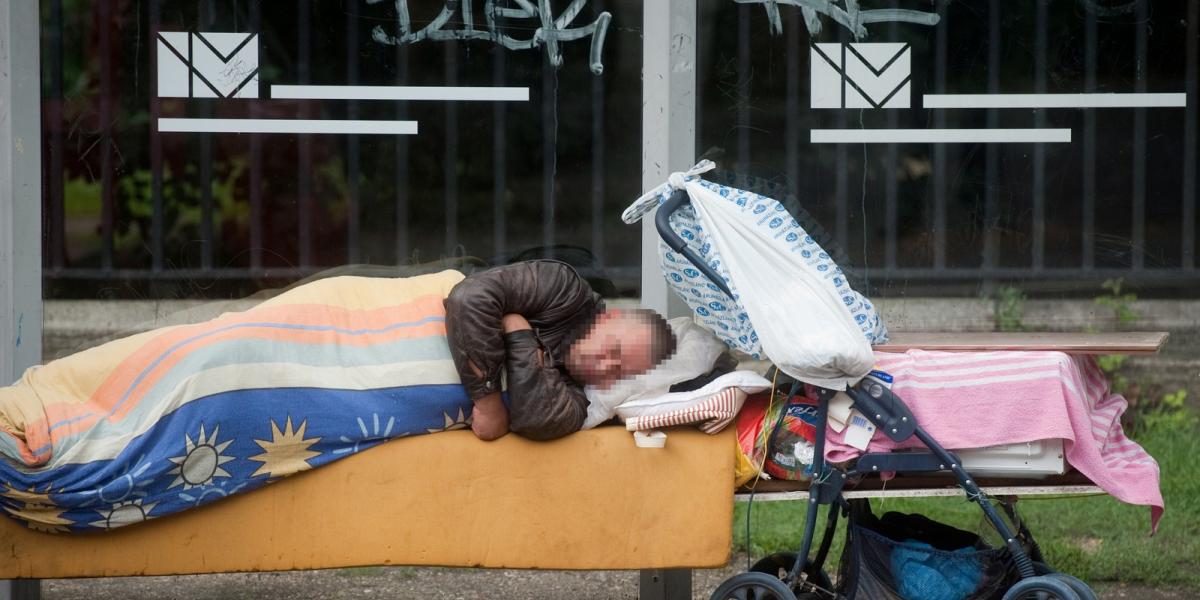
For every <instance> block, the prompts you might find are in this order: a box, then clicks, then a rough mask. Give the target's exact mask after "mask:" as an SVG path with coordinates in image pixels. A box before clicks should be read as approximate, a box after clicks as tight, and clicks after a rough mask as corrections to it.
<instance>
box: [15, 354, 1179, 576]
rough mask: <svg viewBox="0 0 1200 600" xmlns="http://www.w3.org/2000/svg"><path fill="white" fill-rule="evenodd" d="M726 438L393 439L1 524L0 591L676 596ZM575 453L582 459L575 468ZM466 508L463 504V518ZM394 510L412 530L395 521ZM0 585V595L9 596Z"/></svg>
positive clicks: (892, 486)
mask: <svg viewBox="0 0 1200 600" xmlns="http://www.w3.org/2000/svg"><path fill="white" fill-rule="evenodd" d="M1166 339H1167V334H1166V333H1105V334H1059V333H961V334H956V333H896V334H894V336H893V339H892V341H891V342H890V343H888V344H886V345H883V346H878V347H876V349H877V350H881V351H887V352H902V351H904V350H910V349H926V350H950V351H963V352H969V351H982V350H1053V351H1059V352H1067V353H1072V354H1153V353H1155V352H1157V351H1158V350H1159V349H1160V348H1161V347H1162V345H1163V344H1164V343H1165V342H1166ZM731 434H732V432H730V431H726V432H724V433H723V434H722V435H720V436H717V437H710V436H706V435H703V434H700V433H698V432H696V431H694V430H693V431H680V432H679V433H678V434H672V437H671V443H670V444H669V445H668V448H667V450H666V451H665V452H663V451H652V452H651V451H645V450H639V449H634V448H632V443H631V442H630V440H629V438H628V433H627V432H625V431H624V430H623V429H618V428H604V429H599V430H591V431H588V432H582V433H580V434H576V435H573V436H569V437H567V438H564V439H563V440H559V441H558V442H554V443H555V444H557V445H558V446H559V447H558V448H556V451H553V452H551V451H548V450H547V449H546V448H545V447H544V446H541V447H540V449H539V448H536V447H537V446H538V445H537V444H535V443H533V442H528V441H525V440H520V439H518V438H515V437H514V436H509V437H507V438H504V439H502V440H501V441H500V442H496V443H493V445H490V446H487V447H483V445H482V444H481V443H478V442H476V440H474V439H473V438H471V437H470V434H469V433H467V432H451V433H443V434H439V435H437V436H419V437H416V438H408V439H402V440H397V441H395V442H391V443H388V444H384V445H382V446H380V447H379V448H375V449H372V450H370V451H368V452H364V453H362V454H360V455H356V456H354V457H350V458H347V459H344V460H342V461H338V462H336V463H334V464H331V465H328V466H325V467H322V468H321V469H318V470H315V471H312V472H308V473H304V474H300V475H296V476H293V477H289V478H287V479H285V480H283V481H280V482H278V483H276V484H273V485H271V486H268V487H266V488H264V489H262V490H259V491H256V492H254V493H253V494H246V495H244V496H237V497H234V498H230V499H228V500H224V501H221V502H218V503H215V504H213V505H212V506H208V507H204V508H200V509H197V510H195V511H188V512H185V513H183V514H180V515H174V516H171V517H168V518H165V519H163V520H161V521H157V522H153V521H152V522H150V523H145V524H140V525H135V526H132V527H129V528H125V529H119V530H116V531H113V532H110V533H107V534H99V535H88V534H83V535H79V536H68V535H49V534H44V533H38V532H34V531H29V530H27V529H25V528H24V527H22V526H20V525H18V524H17V523H16V522H14V521H11V520H8V519H3V520H0V547H5V548H10V549H11V551H12V552H13V553H14V554H13V556H16V557H17V558H16V559H14V560H6V561H0V579H3V578H6V577H10V578H11V577H23V578H27V579H23V580H17V582H18V583H17V584H15V585H13V586H12V587H10V588H8V589H9V590H10V591H9V592H8V593H9V597H11V598H36V597H37V589H38V588H37V582H36V579H37V578H57V577H79V576H84V577H97V576H119V575H143V574H183V573H214V572H230V571H251V570H254V571H257V570H263V571H269V570H288V569H309V568H335V567H345V566H357V565H373V564H408V565H421V564H426V565H433V564H437V565H457V566H486V567H510V568H512V567H516V568H551V569H554V568H559V569H561V568H568V569H570V568H584V569H592V568H607V569H622V568H623V569H641V570H642V575H641V596H642V597H643V598H648V599H660V598H690V597H691V571H690V568H692V567H712V566H717V565H718V564H719V563H721V562H722V561H724V560H725V557H727V555H728V551H729V547H730V542H731V539H730V535H731V527H730V523H729V522H728V518H729V516H730V514H731V506H732V501H731V499H730V496H729V491H728V490H729V488H728V487H725V488H724V490H725V491H724V492H722V491H721V486H728V485H729V483H727V482H732V472H733V452H732V446H731V445H732V443H733V442H732V435H731ZM598 451H599V452H600V454H597V452H598ZM579 457H591V458H590V459H588V460H589V461H591V462H589V463H588V465H587V466H580V465H579V464H578V461H579ZM597 457H599V458H597ZM593 459H594V460H593ZM514 469H515V470H514ZM380 473H384V474H386V476H384V477H382V478H381V477H380V476H379V474H380ZM514 473H515V474H514ZM980 483H981V484H983V486H984V489H985V490H986V491H988V492H989V493H991V494H993V495H998V496H1016V495H1035V494H1038V495H1042V494H1056V495H1057V494H1094V493H1100V490H1099V489H1098V488H1096V487H1095V486H1093V485H1091V483H1090V482H1088V481H1086V480H1082V479H1081V478H1080V477H1079V476H1078V475H1077V474H1075V475H1071V474H1068V475H1066V476H1063V477H1061V478H1055V479H1049V480H990V481H989V480H986V479H985V480H981V482H980ZM567 484H569V485H567ZM589 486H590V487H589ZM597 486H599V487H597ZM572 489H573V490H575V491H574V492H570V493H568V490H572ZM603 490H606V491H603ZM614 490H621V491H622V493H614V492H613V491H614ZM680 490H686V493H685V494H684V496H686V497H688V498H689V510H687V511H680V510H677V508H678V506H677V504H676V502H677V501H678V498H680V497H681V495H680V493H679V491H680ZM960 494H962V491H961V490H960V489H959V488H957V487H954V486H953V483H952V482H951V481H948V480H939V479H938V478H929V477H920V478H915V477H913V478H908V477H904V478H896V479H894V480H892V481H891V482H889V483H888V484H887V485H886V486H884V485H883V484H881V483H880V482H879V481H878V480H877V479H876V480H873V481H868V482H864V483H863V484H862V485H860V486H859V487H858V488H856V489H854V490H850V491H847V492H846V496H847V497H850V498H864V497H884V496H890V497H898V496H909V497H911V496H954V495H960ZM487 498H494V501H486V500H487ZM722 498H723V500H722ZM807 498H808V492H807V491H805V489H804V485H803V484H799V483H797V482H782V481H770V482H760V484H759V485H758V487H757V488H756V490H755V496H754V500H755V501H756V502H758V501H791V500H805V499H807ZM733 499H735V500H747V499H749V494H748V493H747V492H746V491H742V492H739V493H737V494H735V495H734V498H733ZM465 506H470V508H469V509H466V512H468V513H470V514H467V515H466V516H465V517H463V507H465ZM405 507H407V509H408V512H409V514H408V517H410V518H411V519H412V525H411V526H406V525H405V524H404V523H402V522H398V520H397V519H398V517H399V516H400V515H401V513H402V512H404V510H403V509H404V508H405ZM701 508H703V510H701ZM597 510H599V512H597ZM628 515H633V516H634V517H635V518H627V517H628ZM530 524H536V527H534V528H533V529H534V530H530V527H529V525H530ZM231 539H239V540H242V541H241V542H238V543H230V540H231ZM348 540H354V542H353V543H347V541H348ZM589 549H590V550H589ZM606 550H611V551H606ZM597 551H599V552H597ZM3 585H4V582H3V581H0V600H7V599H6V598H5V595H6V594H5V589H4V587H3Z"/></svg>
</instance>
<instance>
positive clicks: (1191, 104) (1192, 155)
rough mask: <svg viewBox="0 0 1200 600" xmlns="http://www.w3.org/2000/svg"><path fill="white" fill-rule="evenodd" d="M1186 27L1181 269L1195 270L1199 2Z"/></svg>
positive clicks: (1193, 3) (1190, 5)
mask: <svg viewBox="0 0 1200 600" xmlns="http://www.w3.org/2000/svg"><path fill="white" fill-rule="evenodd" d="M1187 20H1188V25H1187V69H1186V72H1187V75H1186V77H1187V79H1186V81H1185V83H1184V89H1185V90H1186V93H1187V98H1188V100H1187V106H1188V108H1187V115H1186V116H1185V117H1184V126H1183V130H1184V134H1183V186H1182V187H1183V190H1182V191H1183V198H1182V200H1183V228H1182V229H1183V231H1182V234H1183V235H1182V238H1183V251H1182V257H1181V258H1182V261H1181V263H1182V265H1183V268H1184V269H1187V270H1192V269H1195V268H1196V203H1197V202H1200V198H1198V197H1197V189H1196V170H1197V166H1196V162H1197V156H1196V153H1197V148H1196V145H1197V143H1198V141H1197V137H1198V136H1197V131H1196V129H1197V124H1196V121H1197V117H1198V115H1200V106H1197V105H1198V104H1200V94H1198V93H1197V89H1196V88H1197V82H1196V80H1197V79H1198V78H1200V74H1198V73H1197V71H1200V1H1197V0H1192V1H1191V2H1189V3H1188V19H1187Z"/></svg>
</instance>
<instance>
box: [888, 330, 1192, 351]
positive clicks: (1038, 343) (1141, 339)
mask: <svg viewBox="0 0 1200 600" xmlns="http://www.w3.org/2000/svg"><path fill="white" fill-rule="evenodd" d="M889 337H890V338H891V339H890V341H888V343H886V344H881V345H879V346H875V350H877V351H879V352H904V351H906V350H913V349H919V350H942V351H950V352H966V351H976V352H978V351H983V350H1050V351H1056V352H1066V353H1068V354H1154V353H1156V352H1158V351H1159V350H1160V349H1162V347H1163V344H1165V343H1166V342H1167V337H1168V334H1167V332H1165V331H1122V332H1115V333H1051V332H967V333H944V332H934V333H921V332H897V333H893V334H891V335H889Z"/></svg>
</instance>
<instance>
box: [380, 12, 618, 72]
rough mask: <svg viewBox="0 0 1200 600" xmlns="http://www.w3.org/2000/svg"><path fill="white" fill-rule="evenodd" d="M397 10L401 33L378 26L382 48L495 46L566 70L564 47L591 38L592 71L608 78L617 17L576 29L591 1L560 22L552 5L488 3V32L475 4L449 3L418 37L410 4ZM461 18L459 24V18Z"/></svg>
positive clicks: (604, 15) (600, 18)
mask: <svg viewBox="0 0 1200 600" xmlns="http://www.w3.org/2000/svg"><path fill="white" fill-rule="evenodd" d="M384 1H386V0H366V2H367V4H379V3H381V2H384ZM393 1H394V2H395V5H396V24H395V31H394V32H392V33H389V32H388V31H387V30H386V29H385V28H384V27H383V26H378V27H376V28H375V30H374V31H373V33H372V37H373V38H374V39H375V41H376V42H379V43H381V44H388V45H391V46H397V45H401V44H415V43H417V42H421V41H424V40H434V41H447V40H485V41H490V42H495V43H496V44H499V45H500V46H502V47H504V48H507V49H509V50H530V49H534V48H544V49H545V51H546V56H547V58H548V59H549V61H550V64H552V65H554V66H555V67H559V66H562V63H563V56H562V47H561V45H562V42H570V41H574V40H579V39H583V38H588V37H590V38H591V50H590V52H589V55H588V62H589V64H588V67H589V68H590V69H591V71H592V72H593V73H595V74H596V75H599V74H601V73H603V72H604V64H603V63H602V62H601V57H600V54H601V52H602V51H603V50H604V37H605V35H606V34H607V33H608V23H609V21H610V20H612V15H611V14H609V13H607V12H601V13H600V14H599V15H597V16H596V19H595V20H594V21H592V22H591V23H588V24H587V25H581V26H575V27H573V26H572V25H573V24H574V23H575V19H576V18H578V17H579V14H580V13H581V12H582V11H583V9H584V8H585V7H586V6H587V4H588V0H571V2H570V3H569V4H567V6H566V8H564V9H563V10H562V12H560V13H559V14H558V15H557V16H555V14H554V8H553V7H552V6H551V4H550V0H484V1H483V3H482V4H483V11H482V15H483V28H482V29H480V28H477V27H476V23H475V15H476V11H475V9H476V1H475V0H446V1H445V4H444V5H443V6H442V8H441V10H440V11H439V12H438V14H437V16H436V17H434V18H433V19H432V20H428V21H424V20H418V22H425V23H428V24H427V25H425V26H424V27H421V28H420V29H418V30H416V31H414V30H413V17H412V14H411V13H410V12H409V7H408V0H393ZM456 15H457V18H456ZM448 24H449V25H451V27H452V28H447V25H448ZM506 29H507V30H509V31H510V32H511V31H521V32H528V35H527V36H526V37H523V38H522V37H513V36H510V35H508V34H506V33H504V30H506Z"/></svg>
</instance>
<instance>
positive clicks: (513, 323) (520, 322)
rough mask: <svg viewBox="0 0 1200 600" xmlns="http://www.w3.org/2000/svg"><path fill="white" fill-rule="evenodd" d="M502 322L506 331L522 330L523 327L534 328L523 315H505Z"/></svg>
mask: <svg viewBox="0 0 1200 600" xmlns="http://www.w3.org/2000/svg"><path fill="white" fill-rule="evenodd" d="M500 323H501V325H502V326H503V327H504V333H512V332H514V331H521V330H522V329H533V327H532V326H531V325H530V324H529V321H527V320H525V317H522V316H521V315H504V318H503V319H501V320H500Z"/></svg>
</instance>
